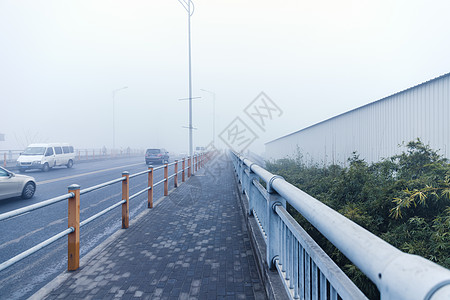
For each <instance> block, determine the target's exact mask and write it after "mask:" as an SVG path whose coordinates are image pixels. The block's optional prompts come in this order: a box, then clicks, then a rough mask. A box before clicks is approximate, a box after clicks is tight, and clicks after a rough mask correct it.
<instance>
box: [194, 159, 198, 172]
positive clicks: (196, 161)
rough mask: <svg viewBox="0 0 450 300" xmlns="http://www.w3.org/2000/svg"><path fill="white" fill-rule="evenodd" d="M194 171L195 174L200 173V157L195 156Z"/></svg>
mask: <svg viewBox="0 0 450 300" xmlns="http://www.w3.org/2000/svg"><path fill="white" fill-rule="evenodd" d="M194 170H195V173H197V171H198V155H196V156H194Z"/></svg>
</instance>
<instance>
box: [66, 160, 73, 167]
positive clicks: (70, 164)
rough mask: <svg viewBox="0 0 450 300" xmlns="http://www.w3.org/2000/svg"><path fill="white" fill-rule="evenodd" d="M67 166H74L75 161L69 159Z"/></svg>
mask: <svg viewBox="0 0 450 300" xmlns="http://www.w3.org/2000/svg"><path fill="white" fill-rule="evenodd" d="M66 166H67V168H68V169H70V168H72V166H73V161H72V160H71V159H69V161H68V162H67V165H66Z"/></svg>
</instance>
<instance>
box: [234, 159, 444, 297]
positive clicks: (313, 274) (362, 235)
mask: <svg viewBox="0 0 450 300" xmlns="http://www.w3.org/2000/svg"><path fill="white" fill-rule="evenodd" d="M231 157H232V161H233V164H234V167H235V170H236V173H237V176H238V178H239V181H240V182H241V189H242V190H241V192H242V193H244V194H246V196H247V199H248V202H249V213H250V214H253V215H255V217H257V218H258V220H259V222H258V223H259V225H260V227H261V231H262V232H263V234H264V237H265V240H266V246H267V250H266V253H267V257H266V260H267V264H268V265H269V267H271V268H276V269H277V270H278V272H279V275H280V277H281V278H282V279H283V282H284V285H285V288H286V291H287V292H288V295H289V296H290V298H291V299H338V297H340V298H342V299H364V298H365V296H364V295H363V294H362V292H361V291H360V290H359V289H358V288H357V287H356V286H355V285H354V284H353V282H351V280H350V279H349V278H348V277H347V276H346V275H345V274H344V273H343V271H342V270H341V269H340V268H339V267H338V266H337V265H336V264H335V263H334V262H333V261H332V260H331V259H330V258H329V257H328V255H326V254H325V253H324V252H323V250H322V249H321V248H320V247H319V246H318V245H317V244H316V243H315V242H314V240H313V239H312V238H311V237H309V235H308V234H307V233H306V232H305V231H304V230H303V229H302V228H301V227H300V225H299V224H298V223H297V222H296V221H295V220H294V219H293V218H292V217H291V216H290V215H289V213H288V212H287V211H286V202H287V203H289V204H290V205H291V206H292V207H293V208H294V209H296V210H297V211H298V212H299V213H300V214H301V215H302V216H303V217H305V218H306V219H307V220H308V221H309V222H310V223H311V224H312V225H313V226H314V227H315V228H316V229H317V230H319V231H320V232H321V233H322V234H323V235H324V236H325V237H326V238H327V239H328V240H329V241H330V242H331V243H332V244H334V245H335V246H336V247H337V248H338V249H339V250H340V251H341V252H342V253H343V254H344V255H345V256H346V257H347V258H348V259H350V261H352V262H353V263H354V264H355V265H356V266H357V267H358V268H359V269H360V270H361V271H362V272H363V273H364V274H365V275H366V276H367V277H368V278H369V279H370V280H371V281H372V282H373V283H375V285H376V286H377V287H378V289H379V291H380V295H381V298H382V299H450V270H448V269H446V268H444V267H441V266H439V265H437V264H435V263H433V262H431V261H429V260H427V259H425V258H423V257H420V256H417V255H411V254H407V253H404V252H402V251H400V250H398V249H397V248H395V247H394V246H392V245H390V244H388V243H387V242H385V241H383V240H382V239H380V238H379V237H377V236H375V235H374V234H372V233H370V232H369V231H367V230H366V229H364V228H362V227H361V226H359V225H357V224H356V223H354V222H352V221H351V220H349V219H347V218H346V217H344V216H342V215H341V214H339V213H338V212H336V211H334V210H333V209H331V208H330V207H328V206H326V205H325V204H323V203H322V202H320V201H318V200H317V199H315V198H313V197H311V196H310V195H308V194H306V193H305V192H303V191H301V190H300V189H298V188H296V187H295V186H293V185H292V184H290V183H288V182H286V181H285V180H284V179H283V178H282V177H280V176H277V175H274V174H272V173H270V172H268V171H267V170H265V169H264V168H262V167H260V166H259V165H257V164H255V163H253V162H252V161H250V160H249V159H247V158H245V157H243V156H240V155H239V154H237V153H234V152H232V153H231ZM259 180H262V181H263V182H264V183H265V185H266V187H265V188H264V187H263V186H262V185H261V184H260V183H259Z"/></svg>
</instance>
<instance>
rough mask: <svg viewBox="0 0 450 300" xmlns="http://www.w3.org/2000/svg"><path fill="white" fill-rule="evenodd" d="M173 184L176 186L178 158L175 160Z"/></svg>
mask: <svg viewBox="0 0 450 300" xmlns="http://www.w3.org/2000/svg"><path fill="white" fill-rule="evenodd" d="M173 186H174V187H178V160H175V176H174V177H173Z"/></svg>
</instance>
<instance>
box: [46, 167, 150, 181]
mask: <svg viewBox="0 0 450 300" xmlns="http://www.w3.org/2000/svg"><path fill="white" fill-rule="evenodd" d="M138 165H142V163H138V164H132V165H126V166H120V167H114V168H109V169H104V170H98V171H93V172H88V173H83V174H77V175H72V176H66V177H61V178H56V179H50V180H44V181H39V182H37V185H41V184H47V183H52V182H56V181H61V180H66V179H71V178H77V177H82V176H87V175H92V174H97V173H102V172H107V171H111V170H117V169H123V168H126V167H133V166H138Z"/></svg>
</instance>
